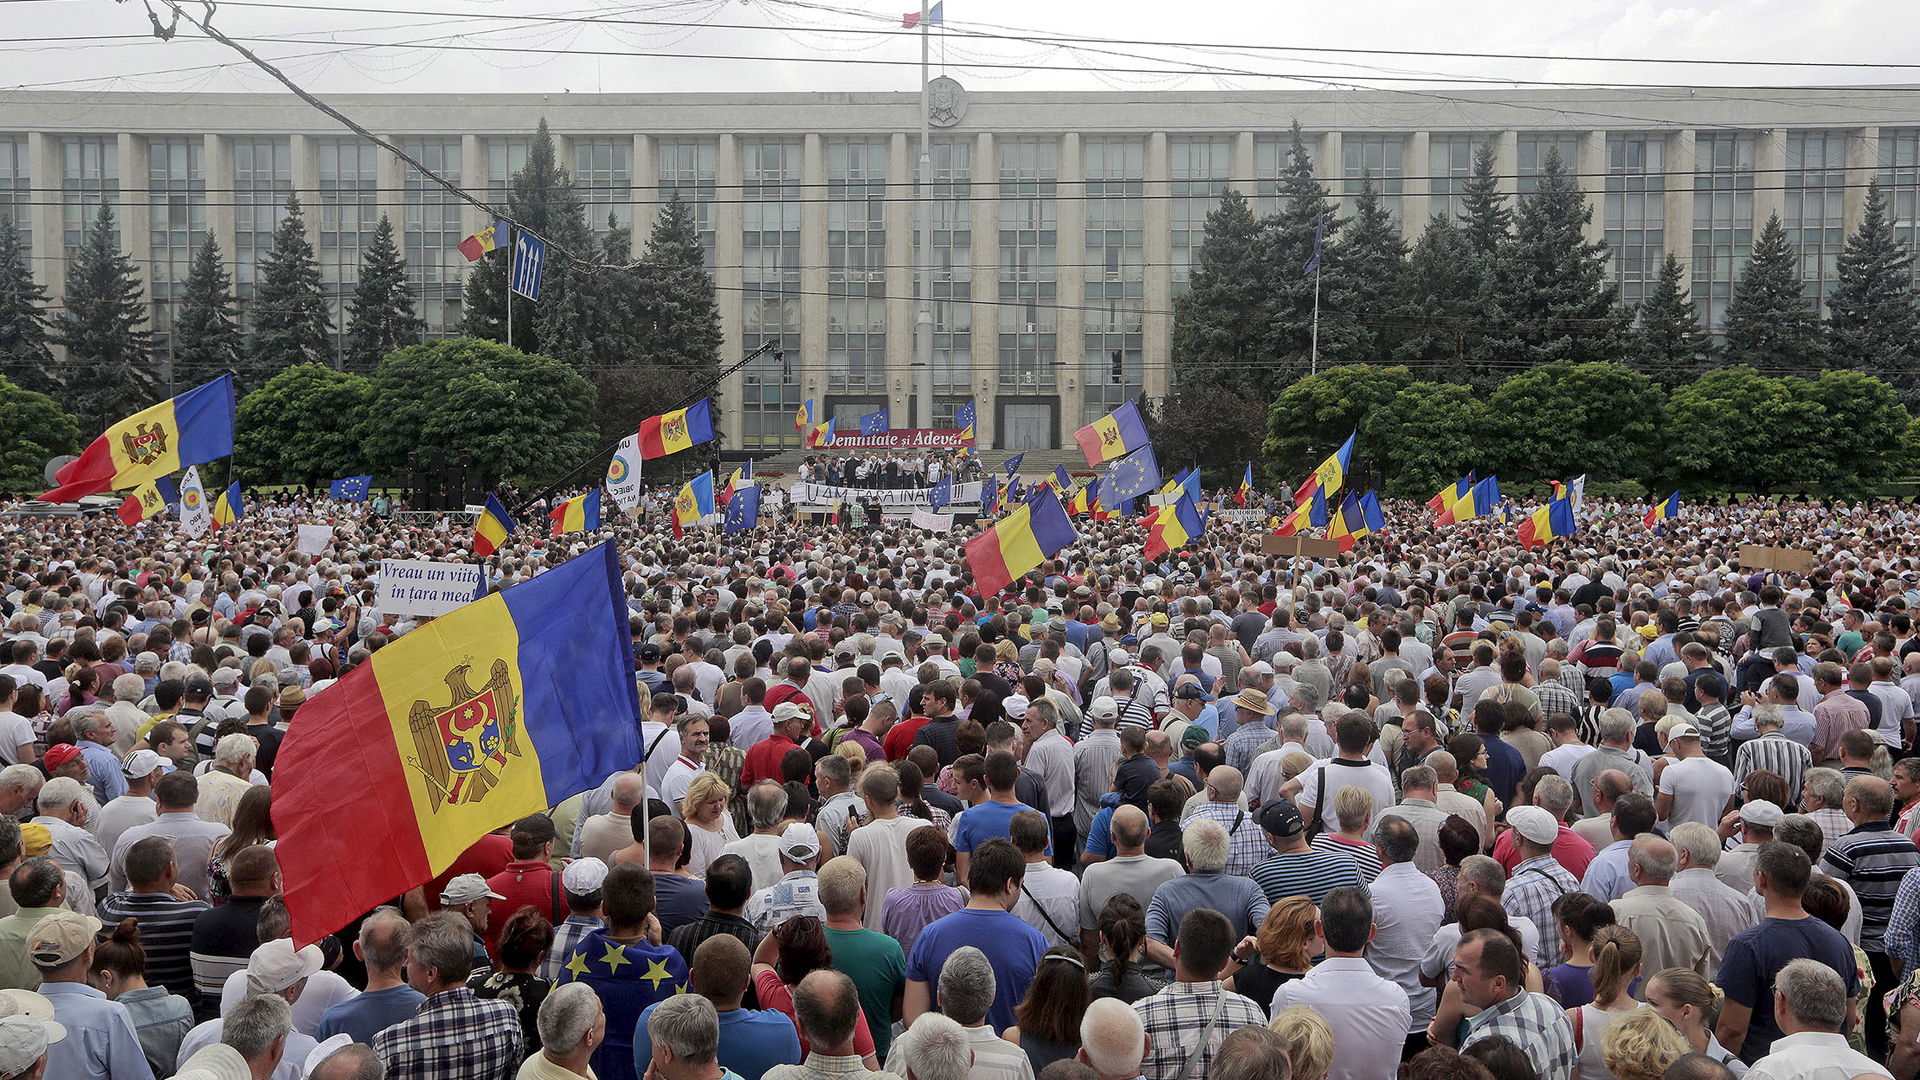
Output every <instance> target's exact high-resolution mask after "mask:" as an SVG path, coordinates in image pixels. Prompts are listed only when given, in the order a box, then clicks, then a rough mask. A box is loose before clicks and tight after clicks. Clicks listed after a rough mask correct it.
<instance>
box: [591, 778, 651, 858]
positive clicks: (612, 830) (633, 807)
mask: <svg viewBox="0 0 1920 1080" xmlns="http://www.w3.org/2000/svg"><path fill="white" fill-rule="evenodd" d="M646 799H647V780H646V777H644V776H642V775H641V774H639V773H637V772H624V773H619V774H617V775H616V776H615V777H614V778H613V809H612V810H609V811H607V812H606V813H604V814H595V815H593V816H592V817H590V818H588V819H587V820H585V821H583V822H581V823H580V838H579V840H578V841H577V842H576V843H575V844H574V853H575V855H577V856H578V857H580V858H584V859H599V860H600V861H601V862H604V863H608V864H611V863H612V862H613V853H614V852H616V851H619V850H620V849H621V848H623V847H626V846H627V845H629V844H631V843H633V841H634V839H635V838H636V837H638V836H639V835H640V833H639V830H637V829H635V828H634V827H633V815H634V814H635V813H636V812H640V813H644V811H643V810H639V809H638V808H639V807H641V806H642V805H644V804H645V802H646Z"/></svg>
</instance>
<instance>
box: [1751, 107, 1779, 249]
mask: <svg viewBox="0 0 1920 1080" xmlns="http://www.w3.org/2000/svg"><path fill="white" fill-rule="evenodd" d="M1786 167H1787V134H1786V132H1784V131H1782V130H1780V129H1779V128H1768V129H1766V130H1765V131H1761V132H1757V133H1755V135H1754V137H1753V173H1754V181H1753V238H1754V239H1755V240H1756V241H1757V240H1759V239H1760V230H1761V229H1764V228H1766V225H1767V219H1768V218H1770V217H1772V216H1773V215H1775V214H1779V215H1781V216H1782V217H1783V218H1784V217H1785V216H1786V210H1787V193H1786V191H1785V190H1784V189H1785V184H1784V180H1785V178H1786V175H1787V174H1786V172H1785V171H1784V170H1785V169H1786Z"/></svg>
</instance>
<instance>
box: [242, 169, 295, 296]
mask: <svg viewBox="0 0 1920 1080" xmlns="http://www.w3.org/2000/svg"><path fill="white" fill-rule="evenodd" d="M292 193H293V150H292V148H291V147H290V146H289V145H288V141H287V140H286V139H245V138H242V139H235V140H233V290H234V296H235V297H236V298H237V301H238V302H237V305H236V308H235V310H236V311H237V312H238V313H239V320H240V327H241V329H242V330H243V331H244V330H246V329H247V322H248V318H247V317H248V308H249V307H250V306H251V304H252V302H253V294H254V290H255V289H257V288H259V285H260V256H262V255H265V254H266V253H267V252H269V251H271V250H273V231H274V229H275V228H277V227H278V226H279V224H280V219H281V218H282V217H284V216H286V212H287V196H288V195H291V194H292Z"/></svg>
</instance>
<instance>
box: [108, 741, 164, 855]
mask: <svg viewBox="0 0 1920 1080" xmlns="http://www.w3.org/2000/svg"><path fill="white" fill-rule="evenodd" d="M165 772H166V762H164V761H162V760H161V759H160V755H159V754H156V753H154V752H153V751H151V750H135V751H134V752H133V753H131V754H128V755H127V760H126V761H125V762H124V763H123V764H122V765H121V766H120V774H121V775H122V776H124V777H126V780H127V791H126V794H124V795H120V796H118V797H116V798H115V799H114V800H113V801H112V802H109V803H108V804H107V805H105V806H103V807H101V808H100V813H99V814H98V815H97V816H96V817H95V819H94V821H95V824H94V830H93V835H94V837H95V839H97V840H99V841H100V847H101V849H102V850H105V851H112V850H113V847H114V845H115V844H116V843H118V842H119V840H120V834H121V833H124V832H126V831H127V830H128V829H131V828H133V827H134V826H136V825H145V824H147V823H149V822H151V821H153V820H154V819H156V818H158V817H159V816H160V811H159V810H158V808H156V807H155V806H154V801H153V785H154V783H155V782H156V781H158V780H159V779H160V777H161V776H162V775H163V774H164V773H165Z"/></svg>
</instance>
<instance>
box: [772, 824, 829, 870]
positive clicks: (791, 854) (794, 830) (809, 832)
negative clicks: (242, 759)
mask: <svg viewBox="0 0 1920 1080" xmlns="http://www.w3.org/2000/svg"><path fill="white" fill-rule="evenodd" d="M780 854H781V855H784V856H786V857H787V858H789V859H792V860H793V861H794V862H805V861H806V860H808V859H811V858H813V857H814V856H815V855H818V854H820V835H819V834H818V833H816V832H814V831H813V826H811V825H806V824H803V823H801V822H798V821H796V822H794V823H793V824H791V825H789V826H787V828H786V831H785V832H782V833H781V834H780Z"/></svg>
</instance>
